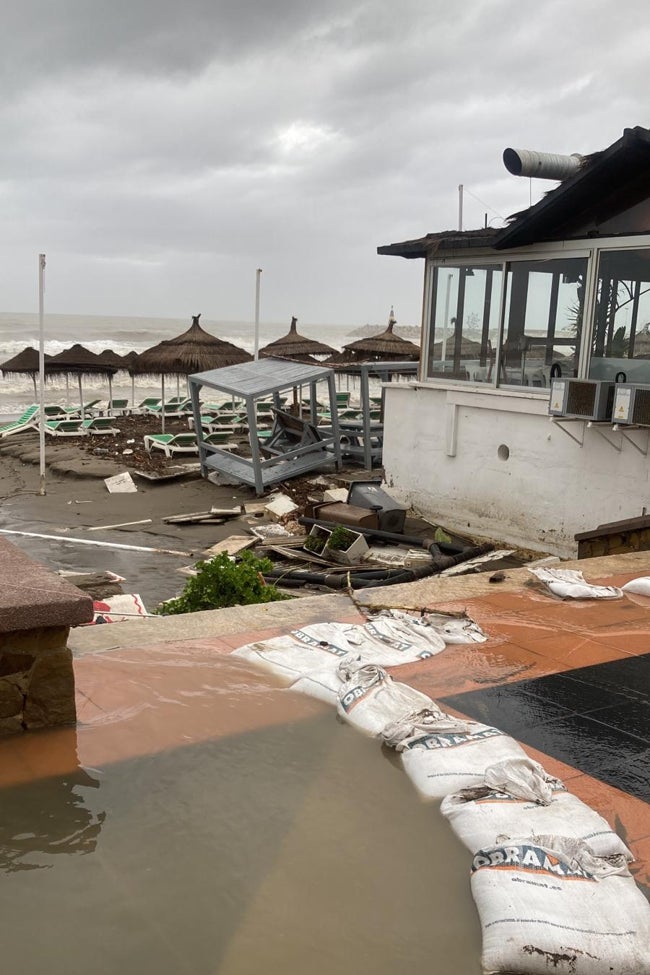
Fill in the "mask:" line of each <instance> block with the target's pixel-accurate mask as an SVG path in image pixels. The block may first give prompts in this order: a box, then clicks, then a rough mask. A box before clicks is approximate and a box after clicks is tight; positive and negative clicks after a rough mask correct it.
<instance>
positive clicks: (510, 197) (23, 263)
mask: <svg viewBox="0 0 650 975" xmlns="http://www.w3.org/2000/svg"><path fill="white" fill-rule="evenodd" d="M649 22H650V18H649V16H648V12H647V4H646V2H644V0H638V2H637V0H618V2H617V3H615V4H614V3H612V2H611V0H582V2H574V3H570V2H568V0H541V2H540V0H535V2H533V0H516V2H514V0H462V2H459V0H456V2H452V0H446V2H441V0H399V2H396V0H368V2H357V0H320V2H319V3H315V2H313V0H310V2H309V0H308V2H305V0H255V2H251V0H183V2H179V0H174V2H172V0H105V2H100V0H40V2H39V0H23V2H18V3H13V4H5V5H3V17H2V35H1V36H0V80H1V85H0V92H1V93H2V94H1V96H0V134H1V137H0V214H1V223H0V310H2V311H31V310H34V309H35V308H36V307H37V290H36V280H37V254H38V252H39V251H44V252H46V254H47V259H48V267H47V295H46V308H47V309H48V310H50V311H52V312H62V313H66V312H67V313H86V314H111V315H144V316H169V317H180V318H183V319H186V318H188V316H189V315H190V314H192V313H196V312H198V311H201V312H203V314H204V316H205V317H206V318H209V319H219V320H224V319H234V320H251V319H252V318H253V314H254V292H255V269H256V268H257V267H261V268H262V269H263V274H262V286H261V318H262V321H267V322H271V321H276V322H277V321H280V322H283V321H286V322H287V323H288V321H289V319H290V317H291V315H297V316H298V318H299V320H300V321H302V322H304V323H337V324H348V323H350V324H365V323H366V322H372V323H375V322H381V323H383V322H385V321H387V319H388V313H389V310H390V306H391V304H394V306H395V312H396V316H397V319H398V322H400V323H402V324H412V323H415V322H418V321H419V317H420V303H421V289H422V262H421V261H405V260H403V259H401V258H396V257H379V256H378V255H377V253H376V248H377V246H378V245H381V244H387V243H391V242H393V241H399V240H404V239H407V238H411V237H418V236H421V235H423V234H425V233H427V232H432V231H435V230H443V229H450V228H453V227H455V226H456V222H457V219H458V184H459V183H463V184H464V185H465V186H466V188H467V193H466V196H465V226H481V225H482V224H483V221H484V214H485V212H488V219H489V220H491V221H492V225H493V226H500V225H501V220H500V217H502V216H506V215H508V214H509V213H512V212H514V211H516V210H518V209H521V208H523V207H525V206H527V205H528V199H529V182H528V180H522V179H516V178H515V177H513V176H510V175H508V173H507V172H506V170H505V168H504V167H503V163H502V161H501V154H502V151H503V149H504V148H505V147H506V146H515V147H521V148H534V149H541V150H544V151H549V152H590V151H594V150H596V149H601V148H604V147H605V146H607V145H609V144H610V143H611V142H613V141H614V140H615V139H617V138H618V137H619V136H620V135H621V133H622V131H623V129H624V128H625V127H626V126H634V125H644V126H649V125H650V108H648V90H649V87H650V85H649V82H650V77H649V76H650V58H649V56H648V52H649V51H650V28H649V26H648V25H649ZM549 185H553V184H543V183H541V182H539V181H536V182H535V183H534V184H533V200H535V199H537V198H538V197H539V195H540V194H541V192H543V191H544V190H545V189H548V188H549ZM476 197H478V198H479V200H480V201H483V202H479V200H477V199H476Z"/></svg>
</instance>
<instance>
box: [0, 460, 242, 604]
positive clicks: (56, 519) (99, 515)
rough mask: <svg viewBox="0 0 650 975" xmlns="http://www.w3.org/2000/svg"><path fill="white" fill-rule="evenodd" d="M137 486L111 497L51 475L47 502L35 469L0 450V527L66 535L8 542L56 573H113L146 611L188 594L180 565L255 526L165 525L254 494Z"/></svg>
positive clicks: (91, 483) (203, 484) (85, 483)
mask: <svg viewBox="0 0 650 975" xmlns="http://www.w3.org/2000/svg"><path fill="white" fill-rule="evenodd" d="M51 456H54V454H51ZM191 460H195V458H191ZM119 469H120V468H119V467H116V468H115V470H119ZM113 472H114V471H113ZM133 480H134V482H135V484H136V486H137V488H138V490H137V493H134V494H110V493H109V492H108V490H107V488H106V486H105V484H104V481H103V479H102V478H101V477H83V478H78V477H73V476H70V475H61V474H57V473H55V472H53V471H51V470H48V471H47V474H46V495H45V496H44V497H43V496H41V495H40V494H39V483H40V478H39V468H38V465H36V464H32V463H23V462H22V461H21V460H19V459H18V458H16V457H12V456H8V455H7V454H6V453H4V452H2V451H0V499H1V500H0V529H10V530H13V531H24V532H34V533H39V534H45V535H57V536H64V537H65V539H66V540H65V541H59V540H48V539H43V538H30V537H26V536H21V535H5V536H3V537H5V538H7V539H8V540H9V541H11V542H13V543H14V544H15V545H17V546H18V547H19V548H20V549H21V550H22V551H24V552H26V553H27V554H28V555H31V556H32V557H33V558H35V559H37V560H38V561H40V562H42V563H43V564H44V565H47V566H49V567H50V568H52V569H54V570H57V569H68V570H76V571H101V570H104V569H109V570H111V571H112V572H116V573H117V574H118V575H121V576H124V577H125V579H126V581H125V582H124V583H123V584H122V585H123V589H124V591H125V592H136V593H140V595H141V596H142V598H143V600H144V603H145V606H146V607H147V608H148V609H152V608H153V607H154V606H155V605H156V604H157V603H159V602H160V601H161V600H163V599H168V598H170V597H172V596H174V595H176V594H177V593H178V592H179V591H180V590H181V589H182V588H183V584H184V582H185V577H184V576H183V575H181V574H180V573H178V572H176V571H175V570H176V569H177V568H178V567H180V566H183V565H188V564H190V563H192V562H194V561H196V560H197V559H198V558H200V557H201V553H202V552H203V550H204V549H206V548H208V547H209V546H211V545H214V544H215V543H216V542H217V541H219V540H220V539H223V538H227V537H228V536H229V535H232V534H244V533H245V532H246V529H247V528H248V527H250V526H249V524H248V523H247V522H242V521H240V520H234V521H230V522H227V523H226V524H225V525H207V526H206V525H183V526H179V525H167V524H165V523H164V522H163V520H162V519H163V518H164V517H165V516H168V515H175V514H182V513H189V512H194V511H207V510H209V509H210V507H212V506H220V507H227V508H230V507H234V506H235V505H241V504H245V503H246V502H247V501H251V500H253V499H254V497H255V495H254V492H253V491H252V490H250V489H249V488H246V487H244V486H240V487H217V486H216V485H214V484H211V483H209V482H208V481H205V480H203V479H202V478H196V479H192V480H183V481H172V482H165V483H162V484H154V483H151V482H149V481H146V480H143V479H141V478H139V477H137V475H133ZM147 518H150V519H151V522H150V523H148V524H143V525H133V526H130V527H126V528H122V529H106V530H103V531H92V532H89V531H88V529H89V528H91V527H96V526H102V525H116V524H121V523H124V522H133V521H141V520H143V519H147ZM68 539H69V540H68ZM74 539H81V540H84V541H90V540H92V541H95V542H107V543H113V544H115V543H117V544H120V545H134V546H144V547H147V548H157V549H168V550H175V551H179V552H186V553H188V554H187V555H179V556H173V555H166V554H157V553H155V552H137V551H127V550H122V549H114V548H110V547H103V546H95V545H93V546H90V545H86V544H77V543H75V541H74Z"/></svg>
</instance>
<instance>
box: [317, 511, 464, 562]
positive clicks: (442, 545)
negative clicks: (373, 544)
mask: <svg viewBox="0 0 650 975" xmlns="http://www.w3.org/2000/svg"><path fill="white" fill-rule="evenodd" d="M298 524H299V525H307V526H311V525H318V526H319V527H321V528H338V527H339V526H340V524H341V523H340V522H338V521H324V520H323V519H322V518H307V517H306V516H305V515H303V516H302V517H301V518H299V519H298ZM345 527H346V528H349V530H350V531H353V532H357V534H359V535H365V536H366V537H367V538H378V539H380V540H382V541H385V542H401V543H402V545H414V546H415V545H417V546H418V548H429V546H430V545H431V539H430V538H429V539H426V538H421V537H419V536H417V535H398V534H397V533H396V532H384V531H381V530H380V529H379V528H362V527H357V526H356V525H354V526H353V525H345ZM436 545H437V546H438V548H439V549H440V551H441V552H447V553H448V554H449V555H456V554H457V553H459V552H466V551H467V548H469V547H470V546H467V547H463V546H460V545H453V544H451V543H449V542H436Z"/></svg>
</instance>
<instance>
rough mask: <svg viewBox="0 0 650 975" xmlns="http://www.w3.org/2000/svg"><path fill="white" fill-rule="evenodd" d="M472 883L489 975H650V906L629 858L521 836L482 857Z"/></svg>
mask: <svg viewBox="0 0 650 975" xmlns="http://www.w3.org/2000/svg"><path fill="white" fill-rule="evenodd" d="M471 884H472V895H473V897H474V901H475V902H476V906H477V908H478V912H479V915H480V919H481V928H482V932H483V952H482V963H483V971H484V972H485V973H497V972H518V973H522V975H549V972H558V973H559V972H564V973H571V975H650V905H649V904H648V902H647V900H646V899H645V897H644V896H643V894H642V893H641V891H640V890H638V888H637V886H636V884H635V883H634V881H633V880H632V878H631V877H630V875H629V872H628V870H627V866H626V864H625V860H624V858H623V857H613V858H607V859H605V858H602V857H597V856H595V855H594V854H593V852H592V851H591V850H590V849H589V847H588V846H587V844H585V843H582V842H581V841H580V840H574V839H569V838H567V837H562V836H538V837H536V838H535V839H531V838H530V837H527V838H521V837H518V838H514V839H512V840H509V841H508V842H507V843H504V844H496V845H494V846H491V847H488V848H486V849H483V850H480V851H479V852H478V853H477V854H476V855H475V856H474V859H473V861H472V880H471Z"/></svg>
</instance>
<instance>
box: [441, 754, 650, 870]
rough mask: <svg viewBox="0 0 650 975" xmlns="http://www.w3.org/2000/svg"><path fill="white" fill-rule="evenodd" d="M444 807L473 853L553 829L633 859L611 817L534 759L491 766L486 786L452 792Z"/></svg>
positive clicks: (605, 852)
mask: <svg viewBox="0 0 650 975" xmlns="http://www.w3.org/2000/svg"><path fill="white" fill-rule="evenodd" d="M440 812H441V813H442V815H443V816H445V817H446V818H447V819H448V820H449V822H450V823H451V827H452V829H453V831H454V832H455V833H456V835H457V836H458V837H459V839H460V840H461V841H462V842H463V843H464V844H465V846H466V847H467V848H468V849H469V850H470V852H472V853H476V851H477V850H480V849H483V848H484V847H487V846H492V845H493V844H494V843H497V842H502V841H503V840H504V839H505V838H506V837H509V836H536V835H540V834H546V833H551V834H556V835H562V836H570V837H572V838H573V839H579V840H583V841H584V842H586V843H588V844H589V846H590V847H591V848H592V850H593V851H594V853H596V854H597V855H598V856H613V855H622V856H624V857H625V859H626V860H632V854H631V853H630V851H629V850H628V848H627V847H626V845H625V844H624V843H623V841H622V839H621V838H620V837H619V836H617V834H616V833H615V832H614V831H613V830H612V829H611V828H610V826H609V824H608V823H607V821H606V820H605V819H603V817H602V816H601V815H599V813H597V812H595V810H593V809H590V807H589V806H587V805H585V803H584V802H582V801H581V800H580V799H578V797H577V796H574V795H571V793H570V792H567V791H566V789H565V787H564V784H563V783H562V782H561V781H560V780H559V779H555V778H553V777H552V776H550V775H548V773H547V772H546V771H545V770H544V769H543V768H542V766H541V765H540V764H539V763H538V762H534V761H533V760H532V759H530V758H516V759H512V760H509V761H505V762H499V763H497V764H496V765H491V766H489V767H488V768H487V769H486V772H485V778H484V781H483V783H482V784H481V785H478V786H475V787H474V788H470V789H462V790H461V791H460V792H456V793H454V794H452V795H449V796H446V797H445V798H444V799H443V801H442V805H441V806H440Z"/></svg>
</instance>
